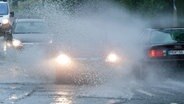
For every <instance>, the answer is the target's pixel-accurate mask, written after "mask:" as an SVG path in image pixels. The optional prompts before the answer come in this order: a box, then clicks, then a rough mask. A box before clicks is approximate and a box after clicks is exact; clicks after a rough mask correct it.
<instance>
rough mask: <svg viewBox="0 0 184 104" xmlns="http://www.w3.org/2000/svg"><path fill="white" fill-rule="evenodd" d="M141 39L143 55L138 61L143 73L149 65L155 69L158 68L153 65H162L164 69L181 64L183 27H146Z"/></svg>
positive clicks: (183, 59) (183, 52)
mask: <svg viewBox="0 0 184 104" xmlns="http://www.w3.org/2000/svg"><path fill="white" fill-rule="evenodd" d="M143 41H144V42H143V43H144V48H143V54H144V55H143V56H144V57H143V58H142V59H141V61H140V62H139V65H140V63H141V65H140V66H141V68H139V69H141V72H144V73H145V70H147V69H148V70H149V67H154V69H155V70H156V69H160V68H155V67H162V68H161V69H164V71H165V69H166V70H167V68H171V67H172V68H171V69H174V68H176V67H178V66H179V67H181V66H183V64H184V28H157V29H147V30H146V31H144V33H143ZM173 67H174V68H173ZM137 69H138V68H137ZM139 71H140V70H139ZM141 75H142V76H144V75H145V74H143V73H141Z"/></svg>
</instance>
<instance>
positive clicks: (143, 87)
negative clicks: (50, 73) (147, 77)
mask: <svg viewBox="0 0 184 104" xmlns="http://www.w3.org/2000/svg"><path fill="white" fill-rule="evenodd" d="M183 96H184V83H182V82H179V81H174V80H169V79H168V80H166V81H164V82H162V83H155V84H148V83H147V84H146V83H135V82H131V83H129V84H124V85H119V86H118V85H117V84H116V85H114V84H113V85H112V84H104V85H95V86H88V85H83V86H77V85H55V84H52V83H1V84H0V103H2V104H10V103H11V104H14V103H15V104H184V98H183Z"/></svg>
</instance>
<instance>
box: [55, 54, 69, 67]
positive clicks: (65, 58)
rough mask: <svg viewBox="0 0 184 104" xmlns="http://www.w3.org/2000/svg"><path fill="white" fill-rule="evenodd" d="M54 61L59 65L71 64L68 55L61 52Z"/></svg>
mask: <svg viewBox="0 0 184 104" xmlns="http://www.w3.org/2000/svg"><path fill="white" fill-rule="evenodd" d="M56 62H57V63H58V64H60V65H64V66H67V65H70V64H71V62H72V60H71V58H70V57H69V56H68V55H66V54H61V55H59V56H57V57H56Z"/></svg>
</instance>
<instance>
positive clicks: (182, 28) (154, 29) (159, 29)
mask: <svg viewBox="0 0 184 104" xmlns="http://www.w3.org/2000/svg"><path fill="white" fill-rule="evenodd" d="M146 30H150V31H172V30H173V31H175V30H184V27H163V28H147V29H146Z"/></svg>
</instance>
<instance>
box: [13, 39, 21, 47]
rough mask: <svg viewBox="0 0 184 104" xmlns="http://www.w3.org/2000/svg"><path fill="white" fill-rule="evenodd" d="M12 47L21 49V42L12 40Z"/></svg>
mask: <svg viewBox="0 0 184 104" xmlns="http://www.w3.org/2000/svg"><path fill="white" fill-rule="evenodd" d="M12 44H13V46H14V47H21V46H22V42H21V41H20V40H15V39H14V40H13V42H12Z"/></svg>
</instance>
